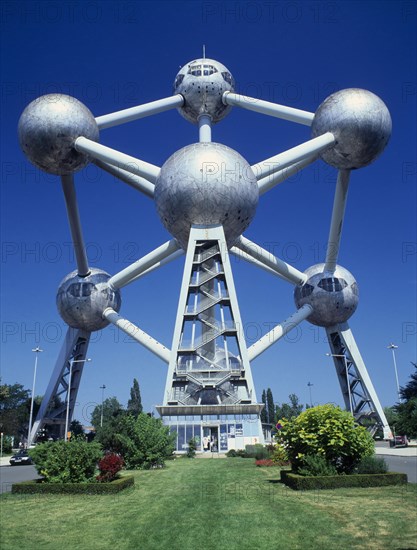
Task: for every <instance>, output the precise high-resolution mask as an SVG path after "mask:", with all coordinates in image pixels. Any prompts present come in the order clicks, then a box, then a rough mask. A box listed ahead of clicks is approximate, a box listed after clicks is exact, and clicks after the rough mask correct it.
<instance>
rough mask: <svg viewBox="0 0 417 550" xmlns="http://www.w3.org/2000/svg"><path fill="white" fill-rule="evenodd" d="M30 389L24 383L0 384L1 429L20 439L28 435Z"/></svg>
mask: <svg viewBox="0 0 417 550" xmlns="http://www.w3.org/2000/svg"><path fill="white" fill-rule="evenodd" d="M29 395H30V391H29V390H25V389H24V387H23V386H22V384H0V429H1V431H2V432H3V433H5V434H6V435H10V436H13V437H15V438H16V439H20V438H21V437H22V436H26V435H27V430H28V424H29V414H30V401H31V400H30V397H29Z"/></svg>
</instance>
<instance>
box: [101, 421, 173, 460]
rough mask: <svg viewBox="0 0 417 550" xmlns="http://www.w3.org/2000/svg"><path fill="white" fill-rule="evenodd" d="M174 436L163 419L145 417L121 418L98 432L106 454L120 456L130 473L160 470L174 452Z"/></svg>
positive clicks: (110, 422)
mask: <svg viewBox="0 0 417 550" xmlns="http://www.w3.org/2000/svg"><path fill="white" fill-rule="evenodd" d="M174 439H175V435H174V434H170V433H169V428H168V426H164V424H162V421H161V419H159V418H153V417H151V416H148V415H147V414H145V413H140V414H139V415H138V416H137V417H135V416H133V415H130V414H126V413H124V414H119V415H118V416H115V417H113V418H112V419H111V421H109V422H107V423H106V424H105V425H103V428H100V429H99V430H97V436H96V440H97V441H99V442H100V443H101V444H102V445H103V448H104V449H105V450H106V451H111V452H114V453H119V454H120V455H121V456H122V457H123V459H124V461H125V465H126V468H127V469H128V470H133V469H136V468H139V469H145V470H146V469H150V468H156V467H161V466H163V465H164V463H165V460H166V459H167V458H169V457H170V456H171V455H172V453H173V451H174Z"/></svg>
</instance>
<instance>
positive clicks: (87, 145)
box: [74, 136, 161, 183]
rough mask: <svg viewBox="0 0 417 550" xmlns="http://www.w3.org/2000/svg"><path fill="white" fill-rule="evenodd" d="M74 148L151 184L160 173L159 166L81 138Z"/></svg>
mask: <svg viewBox="0 0 417 550" xmlns="http://www.w3.org/2000/svg"><path fill="white" fill-rule="evenodd" d="M74 146H75V148H76V150H77V151H81V152H82V153H86V154H87V155H90V156H91V157H93V158H94V159H98V160H101V161H103V162H107V163H109V164H113V165H115V166H117V167H118V168H122V169H123V170H127V171H128V172H131V173H132V174H136V175H137V176H142V177H144V178H146V179H148V180H149V181H150V182H152V183H155V181H156V179H157V177H158V175H159V172H160V171H161V169H160V168H159V166H155V165H154V164H150V163H149V162H145V161H143V160H139V159H137V158H135V157H131V156H130V155H126V154H125V153H121V152H120V151H116V149H112V148H111V147H106V146H105V145H101V143H96V142H95V141H92V140H91V139H87V138H85V137H82V136H81V137H79V138H77V139H76V140H75V143H74Z"/></svg>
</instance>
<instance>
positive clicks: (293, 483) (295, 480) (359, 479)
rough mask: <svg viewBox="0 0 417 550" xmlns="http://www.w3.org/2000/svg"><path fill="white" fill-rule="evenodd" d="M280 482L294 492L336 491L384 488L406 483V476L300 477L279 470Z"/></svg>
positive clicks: (391, 473) (287, 471) (396, 474)
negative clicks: (345, 488) (356, 488)
mask: <svg viewBox="0 0 417 550" xmlns="http://www.w3.org/2000/svg"><path fill="white" fill-rule="evenodd" d="M281 481H282V482H283V483H284V484H285V485H287V486H288V487H291V489H295V490H296V491H309V490H312V489H338V488H341V487H384V486H386V485H403V484H406V483H407V474H398V473H396V472H390V473H387V474H352V475H349V476H344V475H337V476H314V477H313V476H301V475H298V474H296V473H294V472H290V471H289V470H281Z"/></svg>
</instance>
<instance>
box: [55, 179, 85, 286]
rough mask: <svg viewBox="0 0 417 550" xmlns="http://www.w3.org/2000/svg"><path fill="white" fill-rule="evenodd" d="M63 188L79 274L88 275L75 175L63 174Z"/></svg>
mask: <svg viewBox="0 0 417 550" xmlns="http://www.w3.org/2000/svg"><path fill="white" fill-rule="evenodd" d="M61 182H62V190H63V192H64V197H65V204H66V207H67V214H68V222H69V226H70V231H71V236H72V242H73V245H74V251H75V258H76V261H77V269H78V275H79V276H80V277H86V276H87V275H88V274H89V272H90V270H89V268H88V260H87V254H86V251H85V245H84V239H83V233H82V229H81V221H80V214H79V211H78V204H77V196H76V194H75V186H74V176H72V175H70V176H61Z"/></svg>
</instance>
